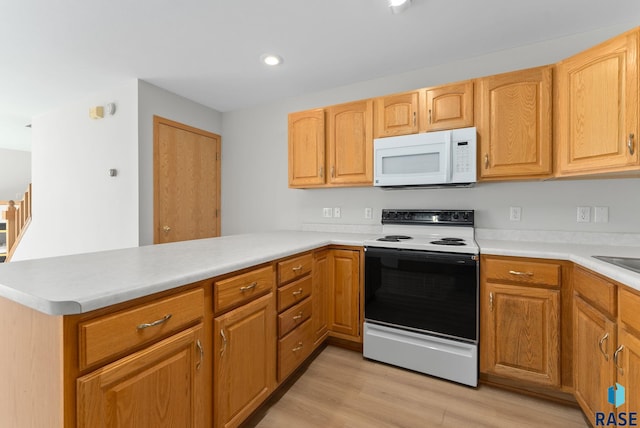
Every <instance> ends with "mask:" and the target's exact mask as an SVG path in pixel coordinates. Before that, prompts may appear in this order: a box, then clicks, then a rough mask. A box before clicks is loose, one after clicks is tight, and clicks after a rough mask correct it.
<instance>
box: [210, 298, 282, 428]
mask: <svg viewBox="0 0 640 428" xmlns="http://www.w3.org/2000/svg"><path fill="white" fill-rule="evenodd" d="M275 324H276V311H275V299H274V296H273V293H269V294H268V295H266V296H263V297H260V298H259V299H257V300H254V301H252V302H250V303H247V304H246V305H244V306H241V307H239V308H237V309H234V310H233V311H231V312H228V313H226V314H224V315H222V316H219V317H217V318H216V319H215V320H214V330H213V331H214V354H213V355H214V381H213V385H214V400H215V405H214V409H215V412H214V419H215V426H216V427H218V428H221V427H236V426H238V425H239V424H240V423H241V422H242V421H243V420H245V419H246V418H247V416H249V415H250V414H251V412H252V411H253V410H255V409H256V408H258V406H259V405H260V404H261V403H262V402H263V401H264V400H265V399H266V398H267V397H268V396H269V394H270V393H271V391H272V390H273V388H274V386H275V382H276V370H275V369H276V328H275V327H276V325H275Z"/></svg>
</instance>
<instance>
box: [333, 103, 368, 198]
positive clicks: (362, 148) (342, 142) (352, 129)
mask: <svg viewBox="0 0 640 428" xmlns="http://www.w3.org/2000/svg"><path fill="white" fill-rule="evenodd" d="M327 116H328V121H329V126H328V128H327V129H328V135H327V147H328V150H329V171H328V172H329V176H328V182H329V183H331V184H362V185H369V186H370V185H372V184H373V101H372V100H364V101H357V102H353V103H348V104H340V105H336V106H331V107H329V108H327Z"/></svg>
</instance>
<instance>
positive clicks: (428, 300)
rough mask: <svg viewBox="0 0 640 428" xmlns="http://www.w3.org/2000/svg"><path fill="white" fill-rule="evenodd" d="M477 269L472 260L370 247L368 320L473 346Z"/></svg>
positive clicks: (465, 256)
mask: <svg viewBox="0 0 640 428" xmlns="http://www.w3.org/2000/svg"><path fill="white" fill-rule="evenodd" d="M478 267H479V264H478V256H477V255H472V254H458V253H441V252H428V251H416V250H402V249H391V248H375V247H367V248H365V306H364V316H365V319H366V320H367V321H369V322H373V323H378V324H383V325H390V326H396V327H400V328H404V329H409V330H415V331H420V332H427V333H432V334H436V335H439V336H442V337H448V338H454V339H458V340H465V341H470V342H474V343H475V342H477V339H478Z"/></svg>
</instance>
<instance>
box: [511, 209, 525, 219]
mask: <svg viewBox="0 0 640 428" xmlns="http://www.w3.org/2000/svg"><path fill="white" fill-rule="evenodd" d="M521 217H522V208H520V207H509V220H511V221H520V218H521Z"/></svg>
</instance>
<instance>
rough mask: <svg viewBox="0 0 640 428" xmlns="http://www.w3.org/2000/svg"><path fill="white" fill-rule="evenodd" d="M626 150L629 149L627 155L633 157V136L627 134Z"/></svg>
mask: <svg viewBox="0 0 640 428" xmlns="http://www.w3.org/2000/svg"><path fill="white" fill-rule="evenodd" d="M627 148H628V149H629V154H630V155H631V156H633V153H634V150H633V134H629V138H628V139H627Z"/></svg>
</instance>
